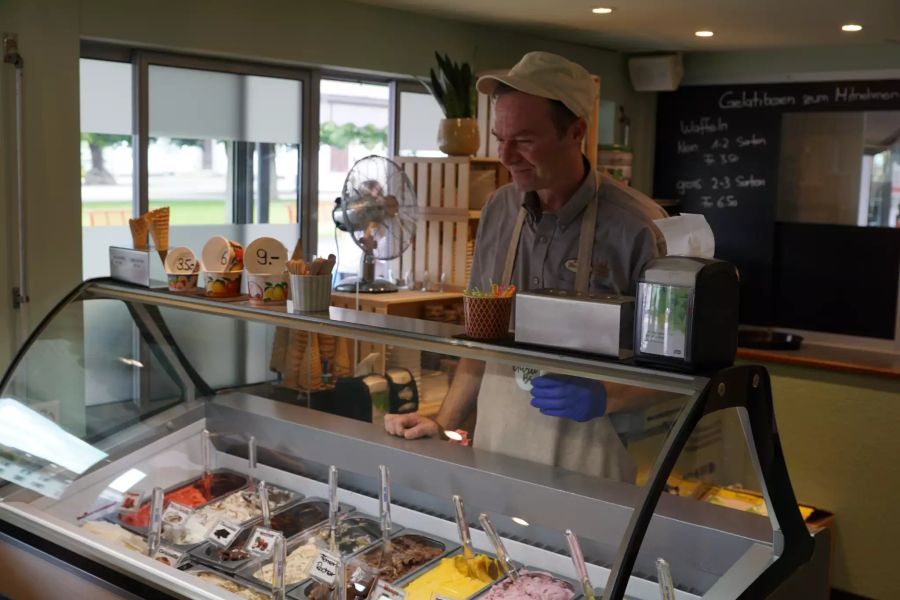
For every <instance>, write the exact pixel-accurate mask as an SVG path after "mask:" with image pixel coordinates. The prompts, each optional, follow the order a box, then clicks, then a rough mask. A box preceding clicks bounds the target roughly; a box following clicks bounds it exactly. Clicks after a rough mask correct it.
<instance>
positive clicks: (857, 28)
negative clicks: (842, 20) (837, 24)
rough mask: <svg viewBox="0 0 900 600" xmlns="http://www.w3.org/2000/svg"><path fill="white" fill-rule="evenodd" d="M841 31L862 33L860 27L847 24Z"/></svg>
mask: <svg viewBox="0 0 900 600" xmlns="http://www.w3.org/2000/svg"><path fill="white" fill-rule="evenodd" d="M841 31H862V25H857V24H855V23H847V24H846V25H842V26H841Z"/></svg>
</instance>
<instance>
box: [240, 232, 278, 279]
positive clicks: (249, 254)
mask: <svg viewBox="0 0 900 600" xmlns="http://www.w3.org/2000/svg"><path fill="white" fill-rule="evenodd" d="M287 260H288V251H287V248H285V247H284V244H282V243H281V242H279V241H278V240H276V239H275V238H271V237H261V238H257V239H255V240H253V241H252V242H250V243H249V244H248V245H247V250H246V251H245V252H244V268H245V269H246V270H247V272H248V273H254V274H257V275H265V274H273V273H282V272H284V270H285V265H287Z"/></svg>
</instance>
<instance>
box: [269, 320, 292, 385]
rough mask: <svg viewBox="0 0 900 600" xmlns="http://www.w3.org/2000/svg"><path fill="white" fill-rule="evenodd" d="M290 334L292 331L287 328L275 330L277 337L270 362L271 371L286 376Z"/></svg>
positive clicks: (273, 341) (274, 340) (273, 344)
mask: <svg viewBox="0 0 900 600" xmlns="http://www.w3.org/2000/svg"><path fill="white" fill-rule="evenodd" d="M289 333H290V330H289V329H287V328H285V327H276V328H275V337H274V339H273V340H272V357H271V359H270V360H269V370H270V371H276V372H278V373H282V374H284V371H285V368H284V367H285V360H286V359H287V346H288V338H289Z"/></svg>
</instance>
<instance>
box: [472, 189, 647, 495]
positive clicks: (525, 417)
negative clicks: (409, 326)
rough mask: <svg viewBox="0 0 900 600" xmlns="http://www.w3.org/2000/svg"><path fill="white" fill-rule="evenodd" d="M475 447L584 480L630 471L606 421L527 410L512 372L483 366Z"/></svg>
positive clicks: (582, 258)
mask: <svg viewBox="0 0 900 600" xmlns="http://www.w3.org/2000/svg"><path fill="white" fill-rule="evenodd" d="M598 190H599V182H598V183H597V186H596V187H595V189H594V197H593V199H592V201H591V202H590V203H589V204H588V205H587V207H586V208H585V213H584V215H583V216H582V220H581V232H580V234H579V235H580V237H579V240H578V267H577V271H576V274H575V289H576V291H579V292H583V293H587V292H588V286H589V277H590V273H591V258H592V255H593V245H594V231H595V228H596V222H597V210H598V209H597V204H598V202H599V200H598V193H597V192H598ZM525 215H526V211H525V208H524V207H522V208H520V209H519V214H518V216H517V217H516V224H515V227H514V229H513V235H512V238H511V240H510V244H509V248H508V249H507V254H506V262H505V264H504V268H503V277H502V281H501V283H502V284H504V285H508V284H509V283H510V279H511V278H512V270H513V266H514V264H515V259H516V253H517V251H518V246H519V237H520V235H521V233H522V226H523V225H524V223H525ZM474 444H475V447H476V448H479V449H481V450H489V451H491V452H496V453H498V454H505V455H507V456H512V457H514V458H521V459H524V460H528V461H531V462H536V463H540V464H545V465H552V466H556V467H560V468H563V469H567V470H571V471H578V472H581V473H584V474H587V475H593V476H597V477H603V478H606V479H614V480H619V481H628V482H633V481H634V478H635V465H634V461H633V460H632V458H631V456H630V455H629V454H628V451H627V450H626V449H625V446H623V445H622V441H621V440H620V439H619V436H618V435H617V434H616V431H615V430H614V429H613V427H612V424H611V423H610V421H609V417H605V416H604V417H600V418H596V419H591V420H590V421H587V422H585V423H579V422H577V421H573V420H572V419H567V418H563V417H552V416H548V415H543V414H541V412H540V411H539V410H538V409H537V408H535V407H533V406H531V392H529V391H526V390H525V389H523V388H522V387H520V386H519V385H518V384H517V383H516V380H515V375H514V373H513V367H511V366H507V365H501V364H497V363H487V365H486V367H485V371H484V377H483V378H482V380H481V388H480V390H479V392H478V419H477V421H476V425H475V441H474Z"/></svg>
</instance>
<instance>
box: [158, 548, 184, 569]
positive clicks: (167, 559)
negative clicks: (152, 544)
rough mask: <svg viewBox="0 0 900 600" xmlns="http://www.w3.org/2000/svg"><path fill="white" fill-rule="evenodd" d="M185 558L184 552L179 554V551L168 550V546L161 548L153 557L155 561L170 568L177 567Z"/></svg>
mask: <svg viewBox="0 0 900 600" xmlns="http://www.w3.org/2000/svg"><path fill="white" fill-rule="evenodd" d="M183 557H184V552H179V551H178V550H174V549H173V548H167V547H166V546H160V547H159V550H157V551H156V554H154V555H153V560H158V561H159V562H161V563H162V564H164V565H168V566H170V567H177V566H178V565H179V563H180V562H181V559H182V558H183Z"/></svg>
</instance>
